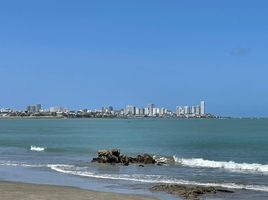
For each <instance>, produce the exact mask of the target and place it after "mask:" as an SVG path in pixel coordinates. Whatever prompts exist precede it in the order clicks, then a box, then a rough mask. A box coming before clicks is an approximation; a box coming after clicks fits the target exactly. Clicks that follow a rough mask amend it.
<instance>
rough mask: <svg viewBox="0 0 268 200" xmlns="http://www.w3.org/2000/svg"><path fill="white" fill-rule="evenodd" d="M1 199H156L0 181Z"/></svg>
mask: <svg viewBox="0 0 268 200" xmlns="http://www.w3.org/2000/svg"><path fill="white" fill-rule="evenodd" d="M0 199H1V200H17V199H18V200H74V199H76V200H90V199H92V200H156V199H154V198H149V197H143V196H138V195H125V194H117V193H107V192H95V191H90V190H84V189H79V188H75V187H65V186H53V185H37V184H26V183H16V182H5V181H1V182H0Z"/></svg>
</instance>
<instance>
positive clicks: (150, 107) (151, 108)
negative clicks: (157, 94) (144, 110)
mask: <svg viewBox="0 0 268 200" xmlns="http://www.w3.org/2000/svg"><path fill="white" fill-rule="evenodd" d="M154 107H155V105H154V104H149V105H148V108H149V115H150V116H153V112H154Z"/></svg>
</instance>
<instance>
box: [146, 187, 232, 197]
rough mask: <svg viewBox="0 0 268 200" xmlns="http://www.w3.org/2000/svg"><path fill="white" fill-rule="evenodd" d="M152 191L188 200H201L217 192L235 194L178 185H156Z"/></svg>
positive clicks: (227, 191) (229, 191)
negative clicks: (206, 195)
mask: <svg viewBox="0 0 268 200" xmlns="http://www.w3.org/2000/svg"><path fill="white" fill-rule="evenodd" d="M151 191H155V192H167V193H169V194H173V195H176V196H179V197H182V198H184V199H187V200H199V198H200V197H201V196H202V195H205V194H216V193H217V192H224V193H233V191H231V190H226V189H223V188H216V187H204V186H192V185H189V186H188V185H177V184H163V185H155V186H153V187H152V188H151Z"/></svg>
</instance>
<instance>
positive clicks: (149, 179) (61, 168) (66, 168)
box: [48, 165, 268, 192]
mask: <svg viewBox="0 0 268 200" xmlns="http://www.w3.org/2000/svg"><path fill="white" fill-rule="evenodd" d="M48 167H50V168H51V169H52V170H54V171H57V172H61V173H65V174H70V175H75V176H82V177H90V178H98V179H112V180H126V181H135V182H143V183H158V184H159V183H162V184H181V185H197V186H207V187H209V186H212V187H223V188H228V189H246V190H254V191H262V192H268V186H265V185H244V184H236V183H202V182H196V181H187V180H183V179H176V178H171V177H167V176H161V175H143V174H132V175H130V174H96V173H93V172H90V171H81V170H84V168H81V167H75V166H73V165H48Z"/></svg>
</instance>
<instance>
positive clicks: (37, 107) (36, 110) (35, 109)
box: [26, 104, 42, 113]
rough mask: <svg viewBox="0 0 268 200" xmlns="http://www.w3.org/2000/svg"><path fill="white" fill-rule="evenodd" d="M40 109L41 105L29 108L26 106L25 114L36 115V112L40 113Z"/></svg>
mask: <svg viewBox="0 0 268 200" xmlns="http://www.w3.org/2000/svg"><path fill="white" fill-rule="evenodd" d="M41 109H42V105H41V104H36V105H30V106H27V109H26V110H27V112H30V113H36V112H40V111H41Z"/></svg>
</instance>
